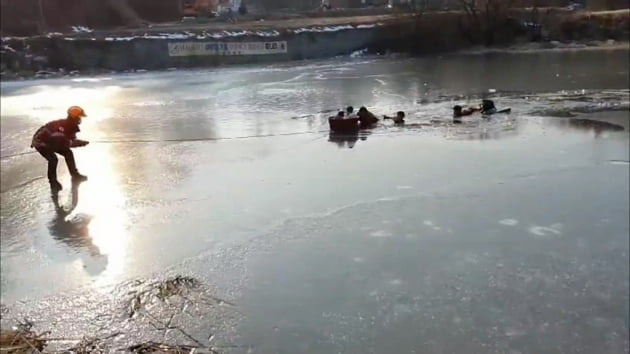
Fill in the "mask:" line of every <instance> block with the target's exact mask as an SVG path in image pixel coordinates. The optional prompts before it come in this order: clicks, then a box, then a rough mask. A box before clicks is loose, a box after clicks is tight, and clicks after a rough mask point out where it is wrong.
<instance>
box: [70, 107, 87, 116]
mask: <svg viewBox="0 0 630 354" xmlns="http://www.w3.org/2000/svg"><path fill="white" fill-rule="evenodd" d="M68 117H70V118H80V117H87V114H85V111H84V110H83V108H81V107H79V106H72V107H70V108H68Z"/></svg>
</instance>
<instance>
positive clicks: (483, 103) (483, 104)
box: [481, 100, 495, 111]
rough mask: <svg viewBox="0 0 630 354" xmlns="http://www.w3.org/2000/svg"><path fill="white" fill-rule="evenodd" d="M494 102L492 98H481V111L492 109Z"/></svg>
mask: <svg viewBox="0 0 630 354" xmlns="http://www.w3.org/2000/svg"><path fill="white" fill-rule="evenodd" d="M494 108H495V107H494V102H493V101H492V100H482V101H481V109H482V110H483V111H489V110H492V109H494Z"/></svg>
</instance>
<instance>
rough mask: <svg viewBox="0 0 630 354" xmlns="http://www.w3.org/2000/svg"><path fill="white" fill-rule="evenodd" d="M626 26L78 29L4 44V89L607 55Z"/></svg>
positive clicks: (352, 19) (429, 18)
mask: <svg viewBox="0 0 630 354" xmlns="http://www.w3.org/2000/svg"><path fill="white" fill-rule="evenodd" d="M628 18H629V11H628V10H621V11H607V12H598V13H592V12H579V13H572V12H567V11H565V10H558V9H547V10H545V11H544V13H543V14H540V13H536V14H535V16H534V12H533V10H527V11H526V10H520V11H518V12H514V13H511V14H510V16H508V17H506V20H505V21H504V22H505V23H501V24H500V25H496V26H495V27H493V33H492V42H491V43H489V42H488V40H487V38H485V37H484V38H483V40H482V39H481V37H475V36H471V35H468V34H467V33H469V32H471V31H467V30H466V28H465V26H466V21H467V20H469V19H467V17H466V15H465V14H463V13H460V12H434V13H426V14H379V15H370V16H346V17H343V16H342V17H329V18H299V19H280V20H270V21H249V22H243V23H225V22H213V23H206V24H199V23H193V24H162V25H159V26H153V27H151V28H142V29H123V30H117V31H92V30H90V29H85V28H83V29H78V32H77V33H72V34H63V33H51V34H48V35H46V36H39V37H30V38H4V39H3V54H2V80H15V79H23V78H29V77H34V78H46V77H59V76H66V75H79V74H80V75H93V74H97V73H103V72H111V71H114V72H125V71H127V72H128V71H138V70H160V69H171V68H186V67H187V68H190V67H204V66H218V65H231V64H255V63H271V62H280V61H290V60H304V59H321V58H327V57H334V56H339V55H350V54H351V53H353V52H356V51H360V50H362V51H363V52H365V53H371V54H384V53H391V52H397V53H409V54H412V55H431V54H439V53H445V52H453V51H461V50H466V49H471V48H475V47H478V46H479V45H482V46H484V47H486V48H493V49H495V50H502V49H505V48H510V47H519V46H523V47H530V48H536V47H538V48H539V49H565V48H574V47H590V48H597V47H604V48H605V47H608V46H611V45H616V46H618V45H626V44H627V40H628V25H629V22H628ZM532 21H534V22H532ZM435 28H440V31H439V32H436V31H435ZM486 37H487V36H486ZM620 43H621V44H620Z"/></svg>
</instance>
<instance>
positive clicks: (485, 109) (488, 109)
mask: <svg viewBox="0 0 630 354" xmlns="http://www.w3.org/2000/svg"><path fill="white" fill-rule="evenodd" d="M476 112H481V114H484V115H490V114H494V113H497V109H496V107H495V106H494V101H492V100H483V101H481V104H480V105H479V106H472V107H462V106H460V105H456V106H454V107H453V123H461V122H462V120H461V117H464V116H469V115H471V114H473V113H476Z"/></svg>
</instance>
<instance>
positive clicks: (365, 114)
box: [357, 107, 378, 129]
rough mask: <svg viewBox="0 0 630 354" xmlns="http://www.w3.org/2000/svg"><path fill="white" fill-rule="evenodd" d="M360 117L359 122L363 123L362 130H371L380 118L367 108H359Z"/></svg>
mask: <svg viewBox="0 0 630 354" xmlns="http://www.w3.org/2000/svg"><path fill="white" fill-rule="evenodd" d="M357 115H358V116H359V122H360V123H361V127H362V128H364V129H365V128H371V127H372V126H374V124H376V123H377V122H378V118H376V116H375V115H374V113H372V112H370V111H368V110H367V108H365V107H361V108H359V112H358V113H357Z"/></svg>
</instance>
